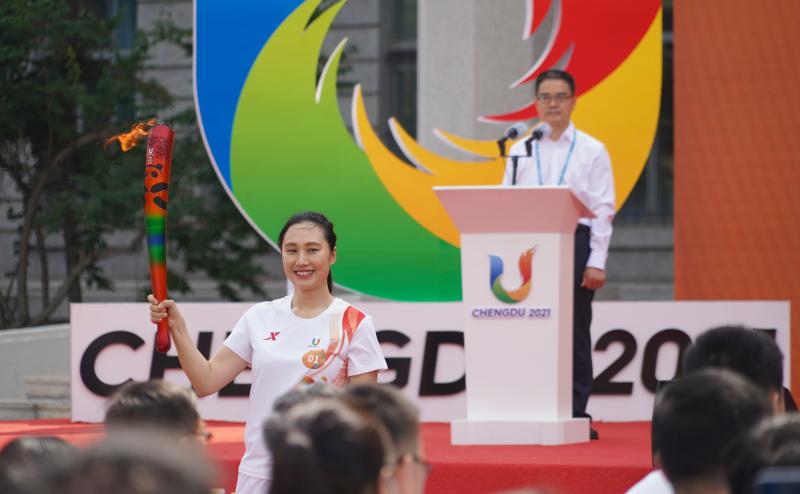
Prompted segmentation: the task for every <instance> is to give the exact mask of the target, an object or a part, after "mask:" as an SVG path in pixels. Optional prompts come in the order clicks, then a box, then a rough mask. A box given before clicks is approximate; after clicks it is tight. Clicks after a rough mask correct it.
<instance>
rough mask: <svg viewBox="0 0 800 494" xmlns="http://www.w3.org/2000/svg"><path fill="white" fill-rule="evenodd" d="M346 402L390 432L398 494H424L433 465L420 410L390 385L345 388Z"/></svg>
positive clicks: (393, 472) (392, 477)
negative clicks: (424, 443) (426, 448)
mask: <svg viewBox="0 0 800 494" xmlns="http://www.w3.org/2000/svg"><path fill="white" fill-rule="evenodd" d="M343 399H344V401H345V402H346V403H348V404H349V405H350V406H352V407H354V408H355V409H357V410H359V411H361V412H363V413H366V414H368V415H370V416H372V417H374V418H375V419H376V420H378V421H379V422H380V423H381V425H383V427H384V428H385V429H386V431H387V432H388V433H389V439H390V440H391V443H392V449H393V454H392V456H393V458H394V459H395V464H394V468H393V469H392V472H391V473H392V476H391V478H390V480H389V482H391V483H393V484H394V486H395V487H396V489H395V492H397V493H398V494H420V493H422V492H424V490H425V481H426V479H427V477H428V474H429V473H430V465H429V464H428V463H427V462H426V461H425V459H424V453H423V451H422V441H421V439H420V431H419V411H418V410H417V407H416V405H414V404H413V403H412V402H411V400H409V399H408V398H406V396H405V395H403V393H402V392H400V390H398V389H397V388H395V387H393V386H390V385H388V384H358V385H353V386H349V387H347V388H345V390H344V394H343Z"/></svg>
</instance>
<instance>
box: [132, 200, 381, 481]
mask: <svg viewBox="0 0 800 494" xmlns="http://www.w3.org/2000/svg"><path fill="white" fill-rule="evenodd" d="M278 245H279V246H280V249H281V259H282V262H283V270H284V273H285V274H286V277H287V278H288V280H289V281H290V282H291V283H292V285H293V286H294V293H293V294H290V295H288V296H286V297H283V298H281V299H277V300H274V301H271V302H262V303H260V304H256V305H255V306H253V307H252V308H250V309H249V310H248V311H247V312H245V314H244V315H243V316H242V318H241V319H240V320H239V322H238V323H237V324H236V326H235V327H234V328H233V332H232V333H231V334H230V336H229V337H228V338H227V339H226V340H225V342H224V345H223V347H222V348H221V349H220V350H219V351H218V352H217V353H216V354H215V355H214V356H213V357H212V358H211V360H208V359H206V358H205V357H204V356H203V354H202V353H200V351H199V350H198V349H197V347H196V346H195V342H194V341H193V339H192V337H191V334H190V333H189V329H188V328H187V325H186V322H185V321H184V319H183V317H182V316H181V313H180V311H179V310H178V307H177V305H176V304H175V302H174V301H172V300H165V301H162V302H160V303H159V302H158V301H157V300H156V299H155V298H154V297H153V296H152V295H150V296H149V297H148V301H149V302H150V304H151V305H150V319H151V321H152V322H154V323H158V322H159V321H161V320H162V319H165V318H166V319H167V321H168V322H169V327H170V333H171V335H172V339H173V341H174V343H175V348H176V350H177V352H178V358H179V359H180V363H181V367H182V368H183V370H184V372H186V375H187V376H188V377H189V380H190V381H191V383H192V386H193V387H194V389H195V390H196V391H197V393H198V395H200V396H206V395H209V394H212V393H216V392H217V391H218V390H219V389H221V388H222V387H223V386H225V385H227V384H228V383H229V382H231V381H232V380H233V379H234V378H235V377H236V376H237V375H238V374H239V373H241V372H242V371H244V370H245V369H246V368H247V367H248V366H249V367H251V368H252V369H253V374H252V380H253V382H252V387H251V391H250V406H249V411H248V415H247V423H246V426H245V453H244V457H243V458H242V461H241V463H240V464H239V478H238V481H237V485H236V492H237V494H263V493H264V492H266V491H267V488H268V486H269V477H268V475H269V472H271V471H272V469H271V468H270V458H269V454H268V452H267V450H266V448H265V446H264V442H263V440H262V431H261V423H262V420H263V419H264V417H266V416H267V414H268V413H269V412H270V410H271V409H272V404H273V402H274V401H275V399H276V398H277V397H278V396H280V395H282V394H283V393H285V392H286V391H287V390H289V389H290V388H292V387H293V386H295V385H296V384H298V383H300V382H303V383H314V382H326V383H332V384H334V385H337V386H344V385H345V384H347V383H349V382H354V383H355V382H376V380H377V375H378V372H380V371H382V370H385V369H386V368H387V367H386V361H385V359H384V358H383V354H382V352H381V349H380V345H379V344H378V339H377V337H376V335H375V326H374V324H373V322H372V318H371V317H370V316H367V315H366V314H364V313H363V312H361V311H359V310H358V309H356V308H355V307H353V306H351V305H350V304H348V303H347V302H345V301H344V300H341V299H339V298H335V297H334V296H333V295H332V293H331V290H332V288H333V283H332V278H331V273H330V269H331V265H332V264H333V263H334V262H335V261H336V234H335V233H334V230H333V224H332V223H331V222H330V221H329V220H328V219H327V218H326V217H325V216H323V215H322V214H320V213H315V212H304V213H299V214H296V215H294V216H292V217H291V218H289V220H288V221H287V222H286V224H285V225H284V227H283V229H282V230H281V232H280V235H279V236H278Z"/></svg>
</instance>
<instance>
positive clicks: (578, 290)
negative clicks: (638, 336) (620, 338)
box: [502, 69, 616, 439]
mask: <svg viewBox="0 0 800 494" xmlns="http://www.w3.org/2000/svg"><path fill="white" fill-rule="evenodd" d="M535 92H536V110H537V111H538V113H539V117H540V118H541V121H542V123H543V124H545V125H546V128H547V129H549V135H544V136H543V137H542V138H541V139H539V140H537V141H534V142H533V143H530V144H526V143H525V141H524V140H520V141H518V142H517V143H515V144H514V146H512V147H511V151H510V153H509V155H510V156H526V157H523V158H517V165H518V166H517V169H516V176H515V174H514V166H513V165H514V159H512V158H509V160H508V162H507V164H506V170H505V174H504V176H503V182H502V184H503V185H514V184H515V185H538V186H556V185H567V186H569V188H570V189H571V190H572V191H573V192H574V193H575V195H576V196H578V197H579V198H580V199H581V200H582V201H583V203H584V204H586V206H587V207H588V208H589V209H590V210H591V211H592V212H593V213H594V214H595V216H596V217H595V218H591V219H590V218H581V219H580V220H579V222H578V225H577V230H576V231H575V271H574V273H575V279H574V290H573V316H572V318H573V319H572V320H573V333H574V334H573V356H572V368H573V371H572V412H573V413H572V414H573V416H574V417H588V418H591V417H589V415H588V414H587V413H586V405H587V403H588V401H589V395H590V394H591V392H592V379H593V372H592V341H591V337H590V333H589V329H590V327H591V324H592V300H593V299H594V294H595V291H596V290H598V289H599V288H602V286H603V285H604V284H605V280H606V272H605V269H606V258H607V257H608V245H609V243H610V241H611V232H612V225H611V222H612V220H613V218H614V214H615V211H616V206H615V204H616V197H615V193H614V174H613V171H612V169H611V158H610V157H609V155H608V151H606V147H605V146H604V145H603V143H602V142H600V141H598V140H597V139H595V138H594V137H592V136H590V135H589V134H587V133H585V132H583V131H581V130H578V129H576V128H575V125H574V124H573V123H572V120H571V116H572V111H573V110H574V109H575V79H574V78H573V77H572V75H571V74H569V73H568V72H565V71H563V70H556V69H551V70H546V71H544V72H542V73H541V74H539V76H537V77H536V86H535ZM528 146H531V148H530V150H531V152H530V153H529V152H528ZM532 214H533V212H532ZM591 437H592V439H597V437H598V436H597V432H596V431H595V430H594V429H591Z"/></svg>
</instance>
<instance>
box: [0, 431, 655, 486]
mask: <svg viewBox="0 0 800 494" xmlns="http://www.w3.org/2000/svg"><path fill="white" fill-rule="evenodd" d="M595 428H596V429H597V430H598V432H599V433H600V440H599V441H592V442H590V443H585V444H580V445H574V446H451V445H450V425H449V424H440V423H431V424H424V425H423V427H422V433H423V438H424V442H425V451H426V453H427V457H428V461H430V462H431V463H432V464H433V472H432V473H431V476H430V479H429V480H428V486H427V492H429V493H433V494H439V493H459V494H461V493H481V494H483V493H492V492H496V491H498V490H503V489H511V488H517V487H524V486H537V487H547V488H551V489H553V490H556V491H558V492H560V493H562V494H578V493H580V494H593V493H597V494H602V493H609V494H611V493H614V494H619V493H622V492H625V490H626V489H627V488H628V487H630V486H631V485H633V484H634V483H635V482H636V481H637V480H638V479H640V478H642V477H643V476H644V475H645V474H647V472H648V471H650V470H651V467H650V423H649V422H623V423H602V422H598V423H595ZM208 429H209V430H210V431H211V433H212V434H213V437H212V438H211V442H210V443H209V455H210V456H211V458H212V459H214V460H215V461H217V463H218V464H219V466H220V470H221V475H222V479H221V483H222V484H223V485H224V486H225V488H226V491H227V492H230V491H231V490H233V487H234V485H235V483H236V467H237V465H238V462H239V459H240V458H241V455H242V452H243V451H244V445H243V444H242V436H243V429H244V426H243V424H239V423H228V422H209V423H208ZM103 434H104V432H103V426H102V425H101V424H80V423H75V424H73V423H70V422H69V421H68V420H65V419H60V420H32V421H13V422H0V447H2V446H4V445H5V444H6V443H7V442H9V441H11V440H12V439H14V438H16V437H18V436H21V435H54V436H58V437H61V438H63V439H65V440H67V441H69V442H71V443H73V444H76V445H78V446H83V445H86V444H90V443H92V442H94V441H96V440H98V439H100V438H102V437H103Z"/></svg>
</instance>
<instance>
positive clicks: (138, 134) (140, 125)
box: [103, 118, 158, 152]
mask: <svg viewBox="0 0 800 494" xmlns="http://www.w3.org/2000/svg"><path fill="white" fill-rule="evenodd" d="M156 124H158V121H157V120H156V119H155V118H151V119H150V120H148V121H146V122H137V123H135V124H133V125H132V126H131V130H130V132H123V133H122V134H117V135H114V136H111V137H109V138H108V139H106V143H105V144H104V145H103V147H104V148H105V147H108V145H109V144H111V143H112V142H114V141H115V140H117V141H119V147H120V148H121V149H122V152H126V151H129V150H130V149H132V148H133V147H134V146H136V143H137V142H138V141H139V139H141V138H143V137H147V131H148V130H149V129H150V128H151V127H154V126H155V125H156Z"/></svg>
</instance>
